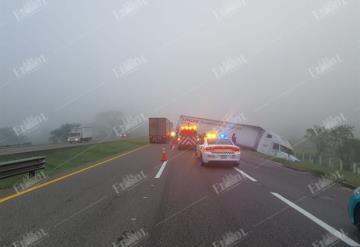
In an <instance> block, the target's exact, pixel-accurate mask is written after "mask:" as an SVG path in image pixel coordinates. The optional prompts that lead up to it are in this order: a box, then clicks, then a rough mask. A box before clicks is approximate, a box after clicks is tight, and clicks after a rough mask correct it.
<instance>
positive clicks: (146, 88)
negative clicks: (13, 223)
mask: <svg viewBox="0 0 360 247" xmlns="http://www.w3.org/2000/svg"><path fill="white" fill-rule="evenodd" d="M0 11H1V14H0V16H1V17H0V40H1V41H0V57H1V60H0V61H1V62H0V63H1V65H0V128H2V127H12V126H15V125H18V124H20V123H21V122H22V121H23V120H24V119H26V118H28V117H29V116H37V115H39V114H44V115H45V116H46V117H47V121H46V123H44V125H43V126H42V127H41V128H39V130H38V131H40V132H46V133H48V131H49V130H50V129H51V128H54V127H57V126H59V125H61V124H62V123H65V122H80V123H88V122H91V121H94V119H95V115H96V113H98V112H101V111H108V110H118V111H121V112H124V113H128V114H140V113H143V114H144V115H145V116H146V117H151V116H159V117H160V116H164V117H168V118H170V119H171V120H173V121H174V122H176V120H177V118H178V117H179V115H180V114H187V115H194V116H200V117H207V118H214V119H224V118H225V117H226V116H228V115H229V114H243V115H245V116H246V123H249V124H255V125H260V126H263V127H265V128H269V129H272V130H273V131H275V132H278V133H279V134H281V135H285V136H286V137H288V138H293V137H298V136H302V135H303V134H304V130H305V129H306V128H308V127H311V126H312V125H314V124H318V125H320V124H321V123H322V122H323V121H324V120H325V119H327V118H328V117H331V116H338V115H339V114H343V115H344V116H345V118H346V119H347V121H348V122H349V123H350V124H352V125H354V126H356V128H357V130H358V129H359V127H360V126H359V125H360V124H359V121H360V117H359V116H360V114H359V113H360V97H359V92H360V83H359V79H360V72H359V68H360V61H359V53H360V42H359V41H360V32H359V23H360V3H359V1H356V0H339V1H337V0H335V1H328V0H326V1H311V0H303V1H288V0H275V1H265V0H262V1H260V0H225V1H214V0H198V1H188V0H182V1H160V0H133V1H130V0H129V1H124V0H121V1H120V0H117V1H104V2H101V1H89V0H87V1H67V0H66V1H65V0H64V1H52V0H24V1H1V4H0ZM30 65H31V66H30Z"/></svg>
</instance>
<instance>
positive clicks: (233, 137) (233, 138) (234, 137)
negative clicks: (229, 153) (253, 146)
mask: <svg viewBox="0 0 360 247" xmlns="http://www.w3.org/2000/svg"><path fill="white" fill-rule="evenodd" d="M231 140H232V142H233V143H234V144H235V145H237V144H236V135H235V133H233V134H232V136H231Z"/></svg>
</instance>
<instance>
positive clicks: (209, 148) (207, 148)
mask: <svg viewBox="0 0 360 247" xmlns="http://www.w3.org/2000/svg"><path fill="white" fill-rule="evenodd" d="M214 150H215V147H206V148H205V151H214Z"/></svg>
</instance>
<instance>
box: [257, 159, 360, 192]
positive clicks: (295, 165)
mask: <svg viewBox="0 0 360 247" xmlns="http://www.w3.org/2000/svg"><path fill="white" fill-rule="evenodd" d="M251 153H253V154H255V155H256V156H258V157H260V158H263V159H267V160H272V161H274V162H277V163H280V164H282V165H283V166H286V167H288V168H292V169H296V170H299V171H306V172H310V173H312V174H314V175H316V176H319V177H320V176H326V175H330V177H331V175H334V173H335V172H338V171H339V170H338V169H336V168H330V167H327V166H321V165H318V164H313V163H310V162H304V161H301V162H292V161H289V160H284V159H280V158H274V157H272V156H268V155H265V154H261V153H256V152H251ZM339 172H340V173H341V174H342V175H343V176H344V177H343V178H342V179H341V180H338V181H337V182H339V183H341V184H343V185H345V186H348V187H351V188H356V187H359V186H360V176H359V175H357V174H355V173H353V172H350V171H344V170H343V171H339Z"/></svg>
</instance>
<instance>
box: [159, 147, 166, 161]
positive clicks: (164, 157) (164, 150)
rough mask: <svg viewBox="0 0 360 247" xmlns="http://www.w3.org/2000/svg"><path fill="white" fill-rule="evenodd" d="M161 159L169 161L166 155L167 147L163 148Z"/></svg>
mask: <svg viewBox="0 0 360 247" xmlns="http://www.w3.org/2000/svg"><path fill="white" fill-rule="evenodd" d="M160 160H161V161H167V157H166V149H165V148H163V149H162V152H161V159H160Z"/></svg>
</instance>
